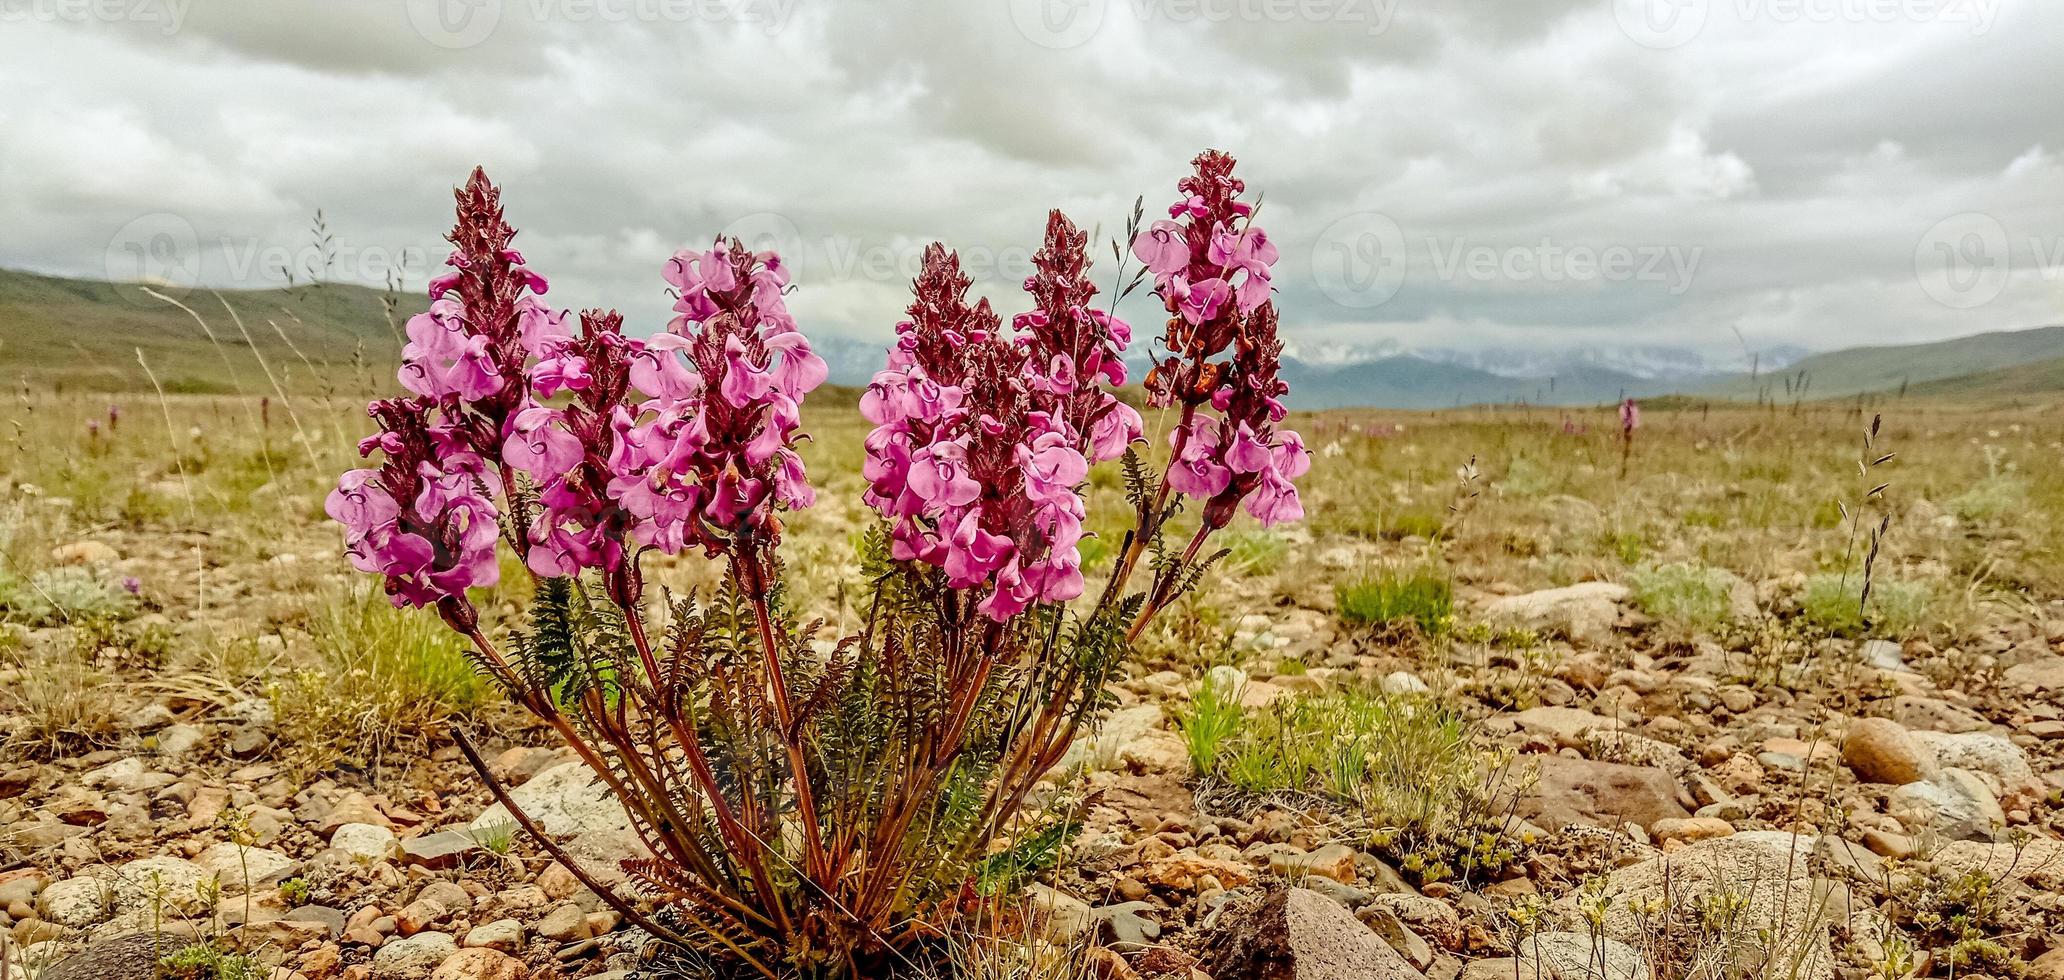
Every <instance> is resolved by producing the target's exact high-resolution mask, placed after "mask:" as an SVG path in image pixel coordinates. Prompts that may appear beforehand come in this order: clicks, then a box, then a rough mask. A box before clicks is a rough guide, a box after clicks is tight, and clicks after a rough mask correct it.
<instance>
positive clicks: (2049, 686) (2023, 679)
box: [2004, 657, 2064, 691]
mask: <svg viewBox="0 0 2064 980" xmlns="http://www.w3.org/2000/svg"><path fill="white" fill-rule="evenodd" d="M2004 676H2005V679H2006V682H2007V683H2009V684H2016V685H2019V686H2022V687H2030V688H2034V689H2035V690H2037V691H2064V657H2042V658H2040V659H2036V660H2031V661H2029V662H2028V663H2025V664H2015V665H2014V666H2012V667H2008V668H2007V672H2006V674H2005V675H2004Z"/></svg>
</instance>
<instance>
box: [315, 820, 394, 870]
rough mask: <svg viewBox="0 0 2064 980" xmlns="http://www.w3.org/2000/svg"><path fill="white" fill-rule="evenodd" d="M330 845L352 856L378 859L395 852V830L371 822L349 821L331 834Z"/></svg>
mask: <svg viewBox="0 0 2064 980" xmlns="http://www.w3.org/2000/svg"><path fill="white" fill-rule="evenodd" d="M330 846H331V847H334V848H336V849H337V850H340V851H343V852H344V853H346V854H349V855H351V856H352V857H357V858H365V859H367V860H372V861H378V860H382V859H384V858H387V857H388V856H390V855H392V854H393V853H394V831H391V830H388V829H387V828H385V827H382V826H379V825H377V824H370V823H347V824H344V825H343V826H341V827H338V828H337V829H336V831H335V832H333V833H331V834H330Z"/></svg>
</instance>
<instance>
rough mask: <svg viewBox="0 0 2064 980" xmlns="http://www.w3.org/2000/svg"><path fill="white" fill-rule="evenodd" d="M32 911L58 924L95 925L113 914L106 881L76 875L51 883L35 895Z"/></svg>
mask: <svg viewBox="0 0 2064 980" xmlns="http://www.w3.org/2000/svg"><path fill="white" fill-rule="evenodd" d="M36 913H37V914H38V915H39V916H41V917H42V918H44V919H46V920H48V921H50V922H55V923H57V924H58V925H61V926H77V927H85V926H95V925H99V924H101V923H102V922H106V921H107V919H108V916H110V915H113V914H114V907H113V903H112V902H111V901H110V896H109V889H108V885H107V882H105V881H102V880H100V879H99V878H91V877H86V876H83V875H82V876H80V877H77V878H66V879H65V880H63V881H57V882H52V883H51V884H50V885H49V886H48V887H46V888H44V889H43V891H42V892H41V893H40V894H38V895H37V896H36Z"/></svg>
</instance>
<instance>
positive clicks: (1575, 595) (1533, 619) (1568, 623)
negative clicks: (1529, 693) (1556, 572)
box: [1484, 582, 1628, 642]
mask: <svg viewBox="0 0 2064 980" xmlns="http://www.w3.org/2000/svg"><path fill="white" fill-rule="evenodd" d="M1627 596H1628V589H1627V587H1626V586H1624V585H1619V584H1616V583H1613V582H1584V583H1582V584H1579V585H1570V586H1565V587H1563V588H1560V589H1543V590H1542V591H1539V592H1529V593H1526V594H1525V595H1515V596H1506V597H1504V598H1501V599H1495V600H1493V601H1492V602H1491V603H1490V604H1489V605H1487V606H1485V607H1484V618H1485V619H1488V620H1494V621H1498V622H1506V623H1513V624H1517V625H1520V626H1525V627H1528V628H1530V629H1543V630H1560V631H1562V632H1563V633H1564V634H1566V635H1568V636H1569V637H1570V638H1571V639H1576V640H1587V641H1593V642H1596V641H1598V640H1602V639H1604V638H1605V637H1606V636H1608V635H1609V634H1611V632H1612V627H1613V623H1614V622H1616V621H1618V619H1619V618H1620V606H1619V604H1620V603H1621V602H1624V601H1626V599H1627Z"/></svg>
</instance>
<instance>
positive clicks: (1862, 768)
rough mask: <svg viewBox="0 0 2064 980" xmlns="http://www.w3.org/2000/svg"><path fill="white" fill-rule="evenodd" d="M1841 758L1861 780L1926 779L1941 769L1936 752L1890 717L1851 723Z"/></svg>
mask: <svg viewBox="0 0 2064 980" xmlns="http://www.w3.org/2000/svg"><path fill="white" fill-rule="evenodd" d="M1842 761H1843V762H1844V763H1846V764H1847V765H1848V766H1849V768H1850V770H1851V771H1853V772H1855V773H1856V778H1857V779H1858V780H1861V781H1862V782H1866V783H1891V784H1893V785H1895V786H1903V785H1905V784H1907V783H1912V782H1918V781H1920V780H1923V779H1927V778H1929V777H1931V776H1933V775H1935V773H1936V772H1937V771H1938V769H1939V767H1938V766H1937V765H1936V763H1935V754H1934V753H1933V752H1931V751H1929V750H1928V749H1927V748H1926V747H1925V746H1923V745H1922V744H1921V743H1920V742H1919V741H1917V740H1915V738H1914V737H1913V735H1911V734H1909V733H1908V732H1907V730H1906V729H1905V728H1904V727H1902V726H1901V725H1900V724H1899V723H1898V722H1896V721H1892V720H1890V719H1888V718H1863V719H1859V720H1858V721H1857V722H1856V723H1855V724H1853V725H1851V726H1849V733H1848V735H1847V736H1845V737H1844V738H1843V739H1842Z"/></svg>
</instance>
